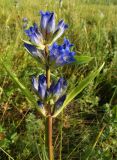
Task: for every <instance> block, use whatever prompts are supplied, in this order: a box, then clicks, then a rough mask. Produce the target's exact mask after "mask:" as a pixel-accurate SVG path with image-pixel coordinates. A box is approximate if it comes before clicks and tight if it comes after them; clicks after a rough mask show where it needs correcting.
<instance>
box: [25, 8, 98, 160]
mask: <svg viewBox="0 0 117 160" xmlns="http://www.w3.org/2000/svg"><path fill="white" fill-rule="evenodd" d="M40 15H41V19H40V25H38V24H36V23H34V24H33V25H32V26H30V27H29V28H28V29H25V30H24V31H25V34H26V35H27V36H28V38H29V41H25V40H24V47H25V48H26V50H27V51H28V52H29V53H30V55H32V56H33V57H34V58H36V59H37V61H38V62H39V63H41V64H42V67H43V68H44V69H45V74H41V75H39V76H38V77H36V76H34V77H33V78H32V86H33V89H34V91H35V93H36V94H37V95H38V100H37V104H38V106H39V108H40V112H41V113H42V114H43V115H44V116H45V117H46V119H47V123H46V126H47V140H48V141H47V146H48V157H49V160H53V159H54V156H53V146H52V119H53V118H54V117H56V116H57V115H58V114H59V113H60V112H61V111H62V110H63V108H64V106H66V105H67V104H68V103H69V102H70V101H71V100H72V99H73V98H74V97H75V96H76V95H77V94H78V89H77V88H76V89H77V91H75V92H73V93H71V94H72V95H69V96H68V98H67V100H66V97H67V93H66V90H67V81H66V80H65V79H64V77H59V78H58V80H56V81H55V80H53V79H52V77H51V72H52V68H54V69H55V68H57V67H63V66H64V65H68V64H72V63H77V62H78V61H77V58H76V55H75V52H73V51H71V47H72V46H73V44H71V43H70V41H69V40H68V39H66V38H64V41H63V44H61V45H58V44H57V40H58V39H59V38H60V37H61V36H62V35H63V33H64V32H65V30H66V29H67V28H68V25H67V24H66V23H65V22H64V21H63V20H60V21H59V22H58V24H57V25H56V23H55V14H54V13H53V12H49V11H47V12H43V11H40ZM96 74H97V73H96ZM95 76H96V75H93V77H95ZM85 84H86V85H87V82H85ZM84 87H85V85H84ZM82 89H83V87H82ZM82 89H81V90H82ZM73 95H74V96H73Z"/></svg>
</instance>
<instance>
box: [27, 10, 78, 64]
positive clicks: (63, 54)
mask: <svg viewBox="0 0 117 160" xmlns="http://www.w3.org/2000/svg"><path fill="white" fill-rule="evenodd" d="M40 14H41V21H40V29H39V27H38V25H37V24H36V23H34V24H33V26H31V27H30V28H29V29H27V30H25V33H26V35H27V36H28V37H29V39H30V42H27V41H24V46H25V48H26V49H27V51H28V52H29V53H30V54H31V55H32V56H34V57H35V58H37V59H38V60H41V61H42V62H43V63H46V55H45V52H44V49H45V45H46V44H47V45H48V47H49V52H50V54H49V56H50V64H56V65H64V64H69V63H72V62H74V61H75V58H74V55H75V52H71V51H70V49H71V47H72V46H73V45H72V44H70V42H69V40H67V39H64V43H63V44H62V45H58V44H57V43H56V42H55V41H56V40H57V39H58V38H59V37H60V36H61V35H62V34H63V33H64V31H65V30H66V29H67V28H68V26H67V24H65V23H64V21H63V20H60V21H59V23H58V25H57V26H56V25H55V14H54V13H53V12H43V11H41V12H40ZM51 38H53V39H51ZM49 39H51V40H52V43H49ZM48 43H49V44H48ZM51 62H52V63H51Z"/></svg>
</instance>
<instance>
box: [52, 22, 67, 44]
mask: <svg viewBox="0 0 117 160" xmlns="http://www.w3.org/2000/svg"><path fill="white" fill-rule="evenodd" d="M67 28H68V25H67V24H65V23H64V21H63V20H60V21H59V23H58V25H57V27H56V30H55V32H54V36H53V37H54V39H53V41H52V43H53V42H55V41H56V40H57V39H58V38H59V37H60V36H61V35H62V34H63V33H64V31H65V30H66V29H67Z"/></svg>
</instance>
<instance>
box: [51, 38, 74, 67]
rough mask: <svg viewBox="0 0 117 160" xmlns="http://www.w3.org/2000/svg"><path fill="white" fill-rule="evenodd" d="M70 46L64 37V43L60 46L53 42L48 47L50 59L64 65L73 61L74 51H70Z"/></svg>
mask: <svg viewBox="0 0 117 160" xmlns="http://www.w3.org/2000/svg"><path fill="white" fill-rule="evenodd" d="M72 46H73V44H71V43H70V42H69V40H67V39H66V38H65V39H64V43H63V45H61V46H60V45H58V44H57V43H54V44H53V45H52V46H50V47H49V50H50V60H51V61H54V62H55V64H56V65H64V64H69V63H72V62H75V61H76V60H75V58H74V55H75V52H72V51H70V48H71V47H72Z"/></svg>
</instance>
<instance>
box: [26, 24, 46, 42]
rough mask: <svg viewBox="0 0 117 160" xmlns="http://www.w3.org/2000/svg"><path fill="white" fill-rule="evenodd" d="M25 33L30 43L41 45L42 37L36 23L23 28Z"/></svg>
mask: <svg viewBox="0 0 117 160" xmlns="http://www.w3.org/2000/svg"><path fill="white" fill-rule="evenodd" d="M25 33H26V35H27V36H28V37H29V38H30V40H31V42H32V43H35V44H36V45H40V44H41V45H42V43H43V37H42V34H41V33H40V31H39V29H38V26H37V24H36V23H34V24H33V26H31V27H30V28H29V29H27V30H25Z"/></svg>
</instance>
